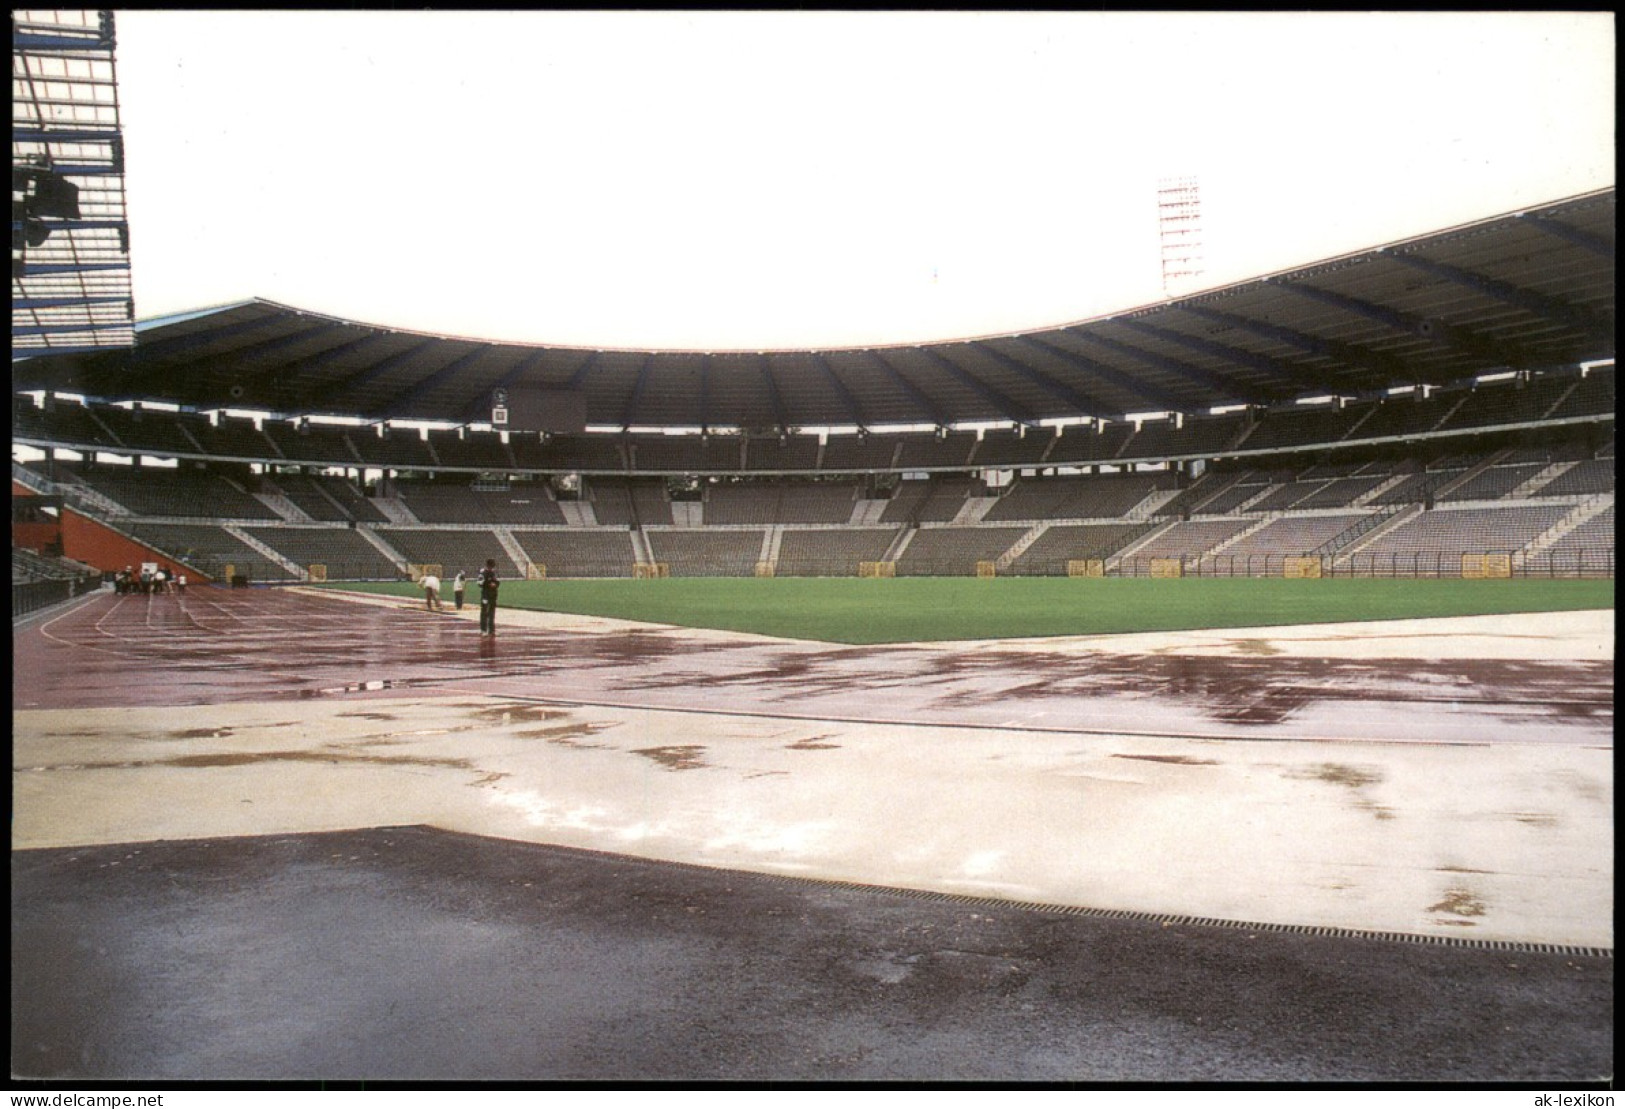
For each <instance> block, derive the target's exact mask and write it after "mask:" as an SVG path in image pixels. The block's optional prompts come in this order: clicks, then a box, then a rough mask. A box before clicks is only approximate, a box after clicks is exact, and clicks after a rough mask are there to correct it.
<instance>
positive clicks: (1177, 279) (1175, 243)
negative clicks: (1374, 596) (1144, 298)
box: [1157, 177, 1202, 296]
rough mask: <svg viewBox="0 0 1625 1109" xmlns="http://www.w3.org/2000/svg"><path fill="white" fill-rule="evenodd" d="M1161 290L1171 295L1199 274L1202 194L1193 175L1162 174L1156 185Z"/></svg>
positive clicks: (1200, 266) (1191, 281) (1199, 275)
mask: <svg viewBox="0 0 1625 1109" xmlns="http://www.w3.org/2000/svg"><path fill="white" fill-rule="evenodd" d="M1157 230H1158V233H1159V236H1160V237H1161V240H1162V291H1163V295H1165V296H1174V295H1175V294H1176V293H1178V292H1180V291H1183V289H1185V288H1188V287H1189V286H1190V285H1191V284H1192V283H1194V282H1195V280H1196V279H1197V278H1198V277H1201V276H1202V197H1201V194H1200V192H1199V191H1198V189H1197V185H1196V178H1194V177H1164V178H1163V179H1162V181H1161V182H1160V183H1159V184H1158V186H1157Z"/></svg>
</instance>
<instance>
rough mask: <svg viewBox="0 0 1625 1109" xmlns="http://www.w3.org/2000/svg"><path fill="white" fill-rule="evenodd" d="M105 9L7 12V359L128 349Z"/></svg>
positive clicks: (128, 293) (115, 111) (111, 40)
mask: <svg viewBox="0 0 1625 1109" xmlns="http://www.w3.org/2000/svg"><path fill="white" fill-rule="evenodd" d="M114 45H115V34H114V27H113V13H112V12H110V11H16V12H13V13H12V33H11V88H12V101H11V104H12V109H11V127H12V130H11V298H12V299H11V348H12V358H13V360H15V359H17V358H21V357H30V356H35V355H42V354H71V353H84V352H89V351H99V350H107V349H113V348H127V347H131V346H133V345H134V344H135V304H134V300H133V294H132V288H131V278H130V224H129V218H128V215H127V211H126V204H125V192H124V134H123V130H122V128H121V126H120V123H119V106H118V77H117V73H116V71H115V68H114V61H113V52H114Z"/></svg>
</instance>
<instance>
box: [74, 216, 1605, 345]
mask: <svg viewBox="0 0 1625 1109" xmlns="http://www.w3.org/2000/svg"><path fill="white" fill-rule="evenodd" d="M1615 190H1616V186H1614V185H1610V186H1608V187H1606V188H1602V189H1593V190H1592V191H1590V192H1586V193H1579V194H1577V195H1575V196H1570V197H1564V198H1562V199H1559V200H1550V201H1545V202H1543V203H1540V204H1532V205H1525V206H1523V207H1521V208H1515V209H1512V210H1510V211H1505V212H1498V213H1496V214H1494V215H1489V216H1482V217H1480V218H1478V219H1473V220H1469V221H1467V222H1465V223H1460V224H1455V225H1452V226H1450V227H1446V228H1440V229H1438V230H1434V231H1427V232H1423V233H1421V234H1418V235H1413V236H1410V237H1408V238H1404V239H1395V240H1393V241H1391V242H1386V243H1379V244H1373V245H1371V246H1367V247H1362V248H1361V249H1359V250H1353V251H1349V252H1348V253H1346V254H1336V255H1332V256H1330V257H1327V258H1320V259H1315V260H1313V261H1309V262H1303V263H1300V264H1298V265H1294V266H1290V267H1288V268H1285V269H1280V270H1272V271H1269V272H1267V273H1262V274H1255V275H1253V276H1251V277H1244V278H1239V279H1237V280H1235V281H1229V282H1225V283H1223V284H1220V285H1213V286H1210V287H1208V288H1203V289H1197V290H1194V291H1191V292H1188V293H1185V294H1182V295H1181V296H1177V297H1168V298H1165V299H1163V300H1158V301H1153V302H1151V303H1148V304H1136V305H1125V306H1124V307H1122V308H1117V309H1113V310H1111V311H1107V312H1102V313H1100V314H1098V315H1094V316H1088V317H1084V318H1082V319H1073V320H1058V321H1056V322H1054V323H1047V324H1039V325H1036V326H1033V327H1025V328H1021V329H1019V330H1015V331H1000V332H989V333H987V334H981V335H957V336H952V337H948V338H941V339H927V340H913V341H910V340H902V341H898V342H895V343H859V344H853V345H849V346H842V345H823V346H796V347H763V346H747V347H720V346H710V347H619V346H607V345H602V344H579V343H550V342H545V341H520V340H513V339H490V338H484V337H481V336H478V335H454V334H450V333H448V332H439V331H420V330H417V329H415V328H409V327H399V326H397V325H395V324H386V323H374V322H370V321H367V320H357V319H350V318H347V317H344V316H334V315H330V314H328V313H325V312H318V311H315V310H312V309H308V308H300V307H298V306H296V305H291V304H284V303H282V302H281V301H275V300H270V299H268V298H266V297H258V296H256V297H249V298H247V299H245V300H238V301H231V302H229V303H225V304H218V305H214V306H212V307H208V308H199V309H195V310H193V311H189V312H178V313H174V314H171V315H167V316H154V317H151V318H149V319H145V320H138V321H136V324H135V327H136V330H137V331H138V332H140V331H150V330H152V329H154V328H158V327H163V326H166V325H169V324H176V323H182V322H185V321H187V320H194V319H200V318H202V317H204V316H209V315H213V314H216V313H221V312H227V311H230V310H231V309H234V308H241V307H244V306H246V305H251V304H257V305H264V306H266V307H269V308H276V309H280V310H282V311H285V312H292V313H294V314H295V315H297V316H303V317H309V318H312V319H317V320H323V321H326V322H328V323H333V324H339V325H342V326H345V327H357V328H363V329H368V330H373V331H381V332H387V333H390V334H395V335H409V336H415V337H420V338H424V339H445V340H449V341H453V342H460V343H481V344H488V345H490V346H493V347H510V348H518V349H521V350H558V351H583V352H585V351H601V352H605V353H619V354H690V355H693V354H821V353H826V352H828V353H835V352H840V351H887V350H918V349H922V348H927V347H937V346H954V345H957V344H961V343H976V342H985V341H988V340H993V339H1009V338H1019V337H1021V336H1025V335H1039V334H1044V333H1046V332H1053V331H1063V330H1066V329H1068V328H1073V327H1083V326H1086V325H1088V324H1092V323H1100V322H1103V321H1106V320H1114V319H1119V318H1124V317H1132V316H1136V315H1139V314H1141V313H1144V312H1148V311H1154V310H1159V309H1165V308H1169V307H1175V306H1178V305H1181V304H1194V303H1199V302H1201V301H1202V300H1204V299H1206V298H1209V297H1216V296H1222V295H1223V294H1225V293H1227V292H1229V291H1231V290H1235V289H1243V288H1247V287H1249V286H1255V285H1258V284H1260V283H1267V282H1272V281H1285V280H1290V279H1292V278H1294V277H1300V276H1307V275H1310V274H1314V273H1317V272H1322V271H1324V270H1326V269H1327V268H1329V267H1336V266H1341V265H1347V264H1349V263H1351V262H1357V261H1360V260H1362V259H1366V258H1371V257H1373V256H1376V255H1380V254H1384V253H1387V252H1390V251H1395V250H1400V249H1402V248H1404V247H1406V246H1410V245H1413V244H1419V243H1426V242H1437V241H1440V240H1444V239H1449V238H1452V237H1455V236H1459V235H1463V234H1471V233H1472V232H1473V231H1474V230H1476V229H1478V228H1481V227H1486V226H1488V225H1491V224H1495V223H1498V222H1500V221H1502V220H1506V219H1509V218H1516V217H1519V216H1525V215H1529V214H1532V213H1539V212H1546V211H1554V210H1557V209H1562V208H1567V207H1573V206H1577V205H1583V204H1586V203H1588V202H1591V201H1597V200H1602V199H1605V198H1607V197H1611V196H1613V195H1614V193H1615ZM45 353H49V352H45Z"/></svg>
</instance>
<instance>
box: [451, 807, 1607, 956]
mask: <svg viewBox="0 0 1625 1109" xmlns="http://www.w3.org/2000/svg"><path fill="white" fill-rule="evenodd" d="M453 834H459V835H469V834H470V833H453ZM475 838H483V837H475ZM538 846H545V847H547V848H548V849H549V850H552V851H560V852H565V853H570V854H578V855H593V856H598V857H603V858H612V859H616V860H618V861H620V862H638V863H644V864H647V865H649V866H658V867H678V868H681V869H684V870H700V871H706V872H708V873H711V874H739V875H741V876H743V877H747V878H756V879H760V880H762V881H766V882H773V883H776V884H779V885H802V886H815V887H817V888H820V889H838V890H851V891H853V892H854V893H878V894H884V895H886V896H889V897H903V898H908V899H909V900H912V901H933V902H946V903H950V904H955V905H974V906H976V907H978V908H984V909H1016V910H1019V911H1022V912H1034V913H1055V914H1058V915H1061V916H1086V917H1094V918H1096V919H1099V920H1133V921H1143V922H1145V923H1151V924H1163V925H1182V926H1186V927H1197V928H1225V929H1229V930H1231V931H1248V932H1279V933H1284V934H1287V935H1298V936H1326V937H1334V938H1338V939H1350V940H1379V941H1385V942H1388V943H1416V944H1433V945H1435V946H1439V947H1461V948H1470V949H1476V950H1480V951H1515V952H1519V953H1523V954H1539V955H1567V956H1571V957H1573V956H1580V957H1585V958H1591V959H1612V958H1613V957H1614V949H1613V948H1611V947H1582V946H1577V945H1573V944H1562V943H1532V942H1525V941H1519V940H1479V939H1472V938H1469V937H1465V936H1434V935H1427V934H1423V933H1416V932H1373V931H1364V930H1361V929H1359V928H1338V927H1334V926H1328V925H1322V924H1273V923H1270V922H1267V921H1257V920H1222V919H1220V918H1218V917H1206V916H1180V915H1173V914H1168V913H1148V912H1142V911H1140V910H1138V909H1095V908H1090V907H1088V906H1085V905H1051V904H1046V903H1045V902H1041V901H1007V900H1004V899H1003V898H998V897H983V896H980V895H977V894H969V893H945V892H943V891H941V890H921V889H908V888H906V887H903V886H873V885H866V884H864V883H863V882H851V881H846V880H844V879H839V878H809V877H806V876H803V875H798V874H763V873H760V872H758V871H754V870H739V869H736V868H733V867H719V866H706V865H704V864H703V863H685V862H674V861H670V860H665V859H646V858H641V857H639V856H635V855H621V854H617V853H615V852H611V851H594V850H592V849H591V848H586V847H565V846H562V845H559V844H545V845H538Z"/></svg>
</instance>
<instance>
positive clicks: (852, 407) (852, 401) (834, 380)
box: [808, 352, 869, 427]
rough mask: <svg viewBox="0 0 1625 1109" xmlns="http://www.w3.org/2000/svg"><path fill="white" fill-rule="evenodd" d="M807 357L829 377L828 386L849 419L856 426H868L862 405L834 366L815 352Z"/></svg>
mask: <svg viewBox="0 0 1625 1109" xmlns="http://www.w3.org/2000/svg"><path fill="white" fill-rule="evenodd" d="M808 357H810V358H811V359H812V360H813V364H814V365H816V366H817V367H818V368H819V369H820V370H822V371H824V376H825V377H826V378H828V379H829V383H830V387H831V388H833V389H834V390H835V394H836V395H837V396H838V397H840V398H841V403H842V404H843V405H845V406H846V414H847V416H848V417H849V418H850V419H851V421H852V422H853V423H854V424H856V425H857V426H858V427H867V426H869V421H868V420H867V419H866V418H865V417H864V415H863V406H862V405H860V404H859V403H858V398H857V397H856V396H855V395H853V393H852V390H851V389H849V388H847V386H846V382H844V381H842V380H841V376H840V375H839V374H837V373H836V372H835V367H834V366H831V365H830V364H829V360H828V359H826V358H825V357H824V356H823V355H822V354H818V353H817V352H813V353H812V354H810V355H808Z"/></svg>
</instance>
